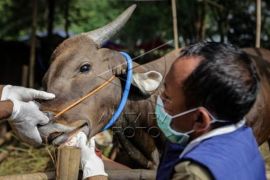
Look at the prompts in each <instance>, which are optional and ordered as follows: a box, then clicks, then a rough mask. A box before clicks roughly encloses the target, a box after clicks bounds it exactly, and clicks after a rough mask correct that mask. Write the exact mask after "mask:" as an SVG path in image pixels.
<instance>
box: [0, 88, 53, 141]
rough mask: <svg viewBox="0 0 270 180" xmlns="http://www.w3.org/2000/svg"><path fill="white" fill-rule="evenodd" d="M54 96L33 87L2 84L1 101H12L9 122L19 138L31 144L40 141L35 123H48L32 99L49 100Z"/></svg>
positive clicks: (47, 119)
mask: <svg viewBox="0 0 270 180" xmlns="http://www.w3.org/2000/svg"><path fill="white" fill-rule="evenodd" d="M54 97H55V95H54V94H51V93H47V92H44V91H38V90H35V89H30V88H24V87H19V86H11V85H6V86H4V88H3V90H2V96H1V101H4V100H11V101H12V102H13V111H12V115H11V116H10V118H9V123H10V125H11V127H12V129H13V130H14V131H15V133H16V134H17V136H18V137H19V138H21V140H23V141H24V142H26V143H29V144H31V145H40V144H41V143H42V139H41V137H40V134H39V132H38V129H37V125H38V124H40V125H44V124H46V123H48V122H49V118H48V117H47V116H45V115H44V114H43V113H42V112H41V111H40V110H39V107H38V105H37V104H35V103H34V102H33V100H35V99H43V100H49V99H53V98H54Z"/></svg>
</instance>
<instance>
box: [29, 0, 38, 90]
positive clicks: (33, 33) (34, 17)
mask: <svg viewBox="0 0 270 180" xmlns="http://www.w3.org/2000/svg"><path fill="white" fill-rule="evenodd" d="M32 5H33V7H32V30H31V50H30V62H29V87H34V82H35V59H36V28H37V27H36V26H37V0H32Z"/></svg>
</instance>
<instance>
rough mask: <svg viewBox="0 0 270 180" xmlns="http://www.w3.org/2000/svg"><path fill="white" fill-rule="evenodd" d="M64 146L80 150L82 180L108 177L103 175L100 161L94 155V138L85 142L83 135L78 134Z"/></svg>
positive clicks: (102, 166) (81, 133)
mask: <svg viewBox="0 0 270 180" xmlns="http://www.w3.org/2000/svg"><path fill="white" fill-rule="evenodd" d="M65 145H67V146H75V147H79V148H80V149H81V166H82V169H83V179H85V178H88V177H92V176H108V174H107V173H105V170H104V164H103V161H102V159H101V158H100V157H98V156H97V155H96V152H95V139H94V137H92V138H91V139H90V141H89V142H87V137H86V135H85V133H83V132H79V133H78V134H76V135H75V136H73V137H72V138H71V139H70V140H69V141H68V142H66V143H65Z"/></svg>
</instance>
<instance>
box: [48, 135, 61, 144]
mask: <svg viewBox="0 0 270 180" xmlns="http://www.w3.org/2000/svg"><path fill="white" fill-rule="evenodd" d="M62 134H64V133H63V132H54V133H51V134H50V135H49V136H48V137H47V143H52V141H53V140H54V139H55V138H57V137H58V136H61V135H62Z"/></svg>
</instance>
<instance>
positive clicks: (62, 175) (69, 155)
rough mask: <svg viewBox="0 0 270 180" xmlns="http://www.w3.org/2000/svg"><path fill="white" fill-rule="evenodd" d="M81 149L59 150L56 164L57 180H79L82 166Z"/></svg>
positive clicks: (67, 147)
mask: <svg viewBox="0 0 270 180" xmlns="http://www.w3.org/2000/svg"><path fill="white" fill-rule="evenodd" d="M80 152H81V151H80V149H79V148H76V147H69V146H63V147H59V148H58V152H57V163H56V179H57V180H77V179H78V174H79V166H80V155H81V153H80Z"/></svg>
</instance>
